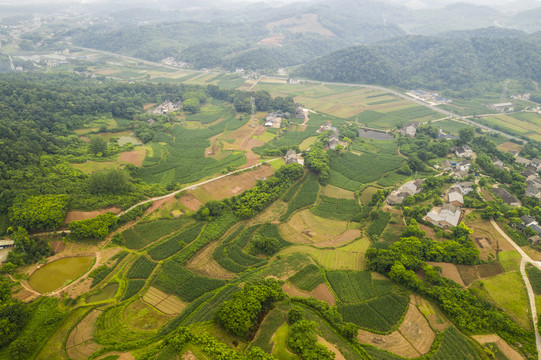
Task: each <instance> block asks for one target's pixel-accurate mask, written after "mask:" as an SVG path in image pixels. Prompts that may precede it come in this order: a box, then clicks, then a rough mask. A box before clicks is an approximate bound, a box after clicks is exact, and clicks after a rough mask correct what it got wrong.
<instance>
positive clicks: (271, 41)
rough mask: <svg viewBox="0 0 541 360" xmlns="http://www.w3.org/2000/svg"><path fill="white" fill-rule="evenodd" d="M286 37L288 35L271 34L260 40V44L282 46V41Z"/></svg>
mask: <svg viewBox="0 0 541 360" xmlns="http://www.w3.org/2000/svg"><path fill="white" fill-rule="evenodd" d="M285 38H286V37H285V36H284V35H276V36H269V37H267V38H264V39H263V40H260V41H259V42H258V44H261V45H272V46H282V41H284V39H285Z"/></svg>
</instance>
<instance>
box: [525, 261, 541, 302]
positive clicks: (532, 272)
mask: <svg viewBox="0 0 541 360" xmlns="http://www.w3.org/2000/svg"><path fill="white" fill-rule="evenodd" d="M526 273H528V278H529V279H530V283H531V284H532V288H533V291H534V293H535V294H536V295H541V270H539V269H538V268H536V267H535V266H533V265H528V266H527V267H526Z"/></svg>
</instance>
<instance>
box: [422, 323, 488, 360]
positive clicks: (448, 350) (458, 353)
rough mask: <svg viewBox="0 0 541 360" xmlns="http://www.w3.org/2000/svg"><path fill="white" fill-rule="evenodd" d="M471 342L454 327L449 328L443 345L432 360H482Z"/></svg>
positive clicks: (442, 341)
mask: <svg viewBox="0 0 541 360" xmlns="http://www.w3.org/2000/svg"><path fill="white" fill-rule="evenodd" d="M479 352H480V350H477V349H476V348H475V347H474V345H473V344H472V342H471V340H469V339H467V338H466V337H465V336H464V335H462V334H461V333H460V332H459V331H458V330H457V329H456V328H455V327H454V326H451V327H449V328H448V329H447V330H445V331H444V332H443V335H442V338H441V344H440V347H439V348H438V350H437V351H436V353H435V354H434V356H433V357H432V358H431V360H455V359H471V360H478V359H479V360H481V359H483V357H481V356H480V355H479Z"/></svg>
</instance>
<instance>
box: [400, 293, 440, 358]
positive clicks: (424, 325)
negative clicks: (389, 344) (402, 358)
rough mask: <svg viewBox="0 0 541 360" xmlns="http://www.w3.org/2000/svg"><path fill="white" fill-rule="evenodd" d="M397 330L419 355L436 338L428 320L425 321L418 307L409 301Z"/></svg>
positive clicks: (427, 349)
mask: <svg viewBox="0 0 541 360" xmlns="http://www.w3.org/2000/svg"><path fill="white" fill-rule="evenodd" d="M398 331H399V332H400V333H401V334H402V336H404V338H406V340H408V341H409V343H410V344H411V345H412V346H413V347H414V348H415V349H416V350H417V351H418V352H419V353H420V354H421V355H424V354H426V353H427V352H428V351H430V347H431V346H432V343H433V342H434V339H435V338H436V334H434V331H432V329H431V328H430V325H429V324H428V321H426V319H425V317H424V316H423V315H422V314H421V312H420V311H419V309H417V307H416V306H415V305H413V304H411V303H410V305H409V308H408V312H407V313H406V316H404V320H403V321H402V324H400V327H399V328H398Z"/></svg>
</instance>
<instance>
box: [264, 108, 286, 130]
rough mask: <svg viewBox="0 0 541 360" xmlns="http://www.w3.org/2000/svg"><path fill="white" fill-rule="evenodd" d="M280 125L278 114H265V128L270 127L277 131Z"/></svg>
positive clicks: (280, 118) (280, 117)
mask: <svg viewBox="0 0 541 360" xmlns="http://www.w3.org/2000/svg"><path fill="white" fill-rule="evenodd" d="M281 125H282V116H281V115H280V114H277V113H275V112H271V113H268V114H267V117H266V118H265V127H272V128H276V129H279V128H280V126H281Z"/></svg>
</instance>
